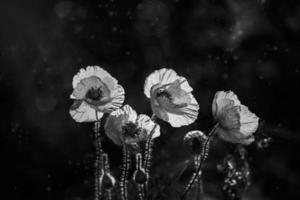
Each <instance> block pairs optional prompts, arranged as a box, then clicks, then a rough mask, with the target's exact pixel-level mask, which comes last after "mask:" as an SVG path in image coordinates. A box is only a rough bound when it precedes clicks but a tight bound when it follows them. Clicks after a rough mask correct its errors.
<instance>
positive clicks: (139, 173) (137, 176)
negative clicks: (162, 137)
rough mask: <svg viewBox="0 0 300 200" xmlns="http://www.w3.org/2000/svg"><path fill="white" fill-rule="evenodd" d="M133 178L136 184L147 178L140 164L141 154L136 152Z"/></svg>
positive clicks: (142, 182) (145, 180)
mask: <svg viewBox="0 0 300 200" xmlns="http://www.w3.org/2000/svg"><path fill="white" fill-rule="evenodd" d="M133 180H134V182H135V183H137V184H144V183H146V182H147V180H148V174H147V173H146V171H145V169H144V168H143V165H142V154H141V153H137V154H136V170H135V171H134V173H133Z"/></svg>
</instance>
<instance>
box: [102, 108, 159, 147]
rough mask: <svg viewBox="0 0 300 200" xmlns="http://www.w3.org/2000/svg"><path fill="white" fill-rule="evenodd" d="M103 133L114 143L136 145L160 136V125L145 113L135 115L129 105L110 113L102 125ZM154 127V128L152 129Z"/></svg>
mask: <svg viewBox="0 0 300 200" xmlns="http://www.w3.org/2000/svg"><path fill="white" fill-rule="evenodd" d="M104 129H105V133H106V135H107V136H108V138H110V139H111V140H112V141H113V142H114V143H115V144H116V145H119V146H121V145H123V144H126V145H136V144H137V143H139V142H141V141H146V140H147V139H148V138H149V136H150V134H151V133H152V131H154V132H153V134H152V139H154V138H156V137H159V136H160V127H159V126H158V125H157V124H155V123H154V122H153V121H152V120H151V118H150V117H149V116H147V115H143V114H141V115H137V113H136V111H135V110H133V109H132V108H131V107H130V106H129V105H125V106H123V107H122V108H119V109H118V110H115V111H113V112H112V113H110V115H109V117H108V119H107V120H106V123H105V125H104ZM153 129H154V130H153Z"/></svg>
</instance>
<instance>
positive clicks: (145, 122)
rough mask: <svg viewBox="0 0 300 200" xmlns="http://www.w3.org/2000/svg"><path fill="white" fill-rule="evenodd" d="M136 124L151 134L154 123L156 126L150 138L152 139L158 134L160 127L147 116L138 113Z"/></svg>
mask: <svg viewBox="0 0 300 200" xmlns="http://www.w3.org/2000/svg"><path fill="white" fill-rule="evenodd" d="M137 124H138V126H139V127H141V128H142V129H144V130H146V132H147V135H149V134H151V132H152V130H153V128H154V127H155V125H156V128H155V130H154V132H153V135H152V138H153V139H154V138H157V137H159V136H160V127H159V125H158V124H155V122H153V121H152V120H151V118H150V117H149V116H147V115H143V114H140V115H139V116H138V119H137Z"/></svg>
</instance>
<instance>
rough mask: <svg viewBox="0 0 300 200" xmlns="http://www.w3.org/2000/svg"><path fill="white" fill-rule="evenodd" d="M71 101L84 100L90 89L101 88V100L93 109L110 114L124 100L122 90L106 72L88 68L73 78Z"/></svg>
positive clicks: (96, 67) (92, 67)
mask: <svg viewBox="0 0 300 200" xmlns="http://www.w3.org/2000/svg"><path fill="white" fill-rule="evenodd" d="M72 84H73V88H74V91H73V93H72V95H71V96H70V97H71V98H73V99H84V98H85V95H86V93H87V91H88V90H89V89H90V88H92V87H93V88H99V87H101V88H102V90H103V91H102V92H103V94H104V95H103V98H102V99H101V101H100V102H99V105H97V106H95V105H93V107H94V108H95V109H97V110H98V111H101V112H105V113H110V112H112V111H114V110H116V109H118V108H119V107H121V106H122V105H123V102H124V99H125V91H124V88H123V87H122V86H121V85H119V84H118V81H117V80H116V79H115V78H114V77H112V76H111V75H110V74H109V73H108V72H107V71H105V70H104V69H102V68H100V67H99V66H88V67H87V68H86V69H80V71H79V72H78V73H77V74H76V75H75V76H74V78H73V83H72Z"/></svg>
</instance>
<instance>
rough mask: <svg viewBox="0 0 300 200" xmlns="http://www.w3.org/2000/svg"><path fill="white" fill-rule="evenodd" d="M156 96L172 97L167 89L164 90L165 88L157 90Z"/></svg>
mask: <svg viewBox="0 0 300 200" xmlns="http://www.w3.org/2000/svg"><path fill="white" fill-rule="evenodd" d="M156 97H165V98H168V99H172V95H171V94H170V93H168V92H167V91H165V90H162V91H159V92H158V93H157V94H156Z"/></svg>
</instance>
